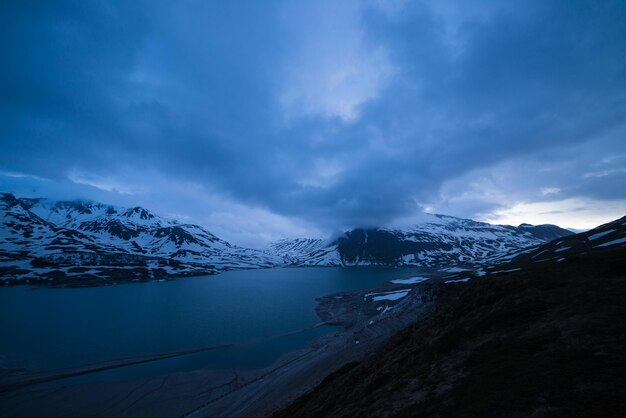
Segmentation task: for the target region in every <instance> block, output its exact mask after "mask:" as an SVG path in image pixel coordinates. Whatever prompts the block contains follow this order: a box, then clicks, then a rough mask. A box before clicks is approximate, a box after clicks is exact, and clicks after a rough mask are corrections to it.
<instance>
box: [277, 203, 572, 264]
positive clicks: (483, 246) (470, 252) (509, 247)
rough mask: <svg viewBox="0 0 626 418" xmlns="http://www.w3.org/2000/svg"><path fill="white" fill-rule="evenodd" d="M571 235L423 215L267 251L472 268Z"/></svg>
mask: <svg viewBox="0 0 626 418" xmlns="http://www.w3.org/2000/svg"><path fill="white" fill-rule="evenodd" d="M571 234H572V232H571V231H568V230H566V229H562V228H559V227H557V226H555V225H539V226H532V225H528V224H522V225H520V226H518V227H514V226H506V225H491V224H488V223H484V222H476V221H473V220H470V219H459V218H454V217H451V216H443V215H428V218H427V220H426V221H424V222H422V223H420V224H418V225H415V226H413V227H411V228H408V229H403V230H400V229H385V228H373V229H354V230H351V231H349V232H347V233H346V234H344V235H343V236H341V237H340V238H338V239H337V240H335V241H332V242H324V241H323V240H302V239H299V240H283V241H280V242H278V243H275V244H273V245H272V246H271V247H270V249H269V252H270V253H271V254H275V255H281V256H283V257H285V258H286V259H287V260H288V261H289V262H290V263H292V264H296V265H307V266H308V265H415V266H421V267H433V268H441V267H450V266H465V267H476V266H478V265H482V264H483V263H485V262H486V261H489V260H492V259H495V258H499V257H503V256H506V255H513V254H516V253H517V252H519V251H520V250H523V249H526V248H529V247H533V246H537V245H540V244H543V243H545V242H547V241H550V240H552V239H555V238H560V237H565V236H568V235H571Z"/></svg>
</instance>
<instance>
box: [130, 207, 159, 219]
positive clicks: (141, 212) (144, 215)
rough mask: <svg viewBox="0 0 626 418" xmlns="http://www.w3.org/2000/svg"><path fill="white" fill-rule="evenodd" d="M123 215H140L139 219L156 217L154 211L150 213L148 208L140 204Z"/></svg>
mask: <svg viewBox="0 0 626 418" xmlns="http://www.w3.org/2000/svg"><path fill="white" fill-rule="evenodd" d="M122 216H125V217H127V218H134V217H138V218H139V219H144V220H147V219H153V218H154V215H153V214H152V213H150V212H149V211H148V210H147V209H144V208H142V207H140V206H135V207H134V208H130V209H128V210H127V211H126V212H124V213H123V214H122Z"/></svg>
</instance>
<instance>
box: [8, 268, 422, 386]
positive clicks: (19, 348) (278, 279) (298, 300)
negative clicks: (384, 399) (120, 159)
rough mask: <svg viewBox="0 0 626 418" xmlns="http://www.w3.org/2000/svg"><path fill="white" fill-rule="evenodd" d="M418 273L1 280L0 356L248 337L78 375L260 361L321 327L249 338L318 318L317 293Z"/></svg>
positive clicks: (110, 353) (179, 345)
mask: <svg viewBox="0 0 626 418" xmlns="http://www.w3.org/2000/svg"><path fill="white" fill-rule="evenodd" d="M415 274H419V272H418V271H417V270H415V269H394V268H367V267H357V268H283V269H266V270H243V271H232V272H226V273H222V274H220V275H215V276H202V277H193V278H185V279H179V280H175V281H168V282H148V283H132V284H124V285H115V286H103V287H91V288H74V289H72V288H49V287H29V286H14V287H3V288H0V355H1V356H2V358H0V361H1V362H2V363H3V364H4V365H5V366H7V367H11V368H14V367H25V368H28V369H31V370H52V369H59V368H65V367H73V366H78V365H84V364H89V363H94V362H99V361H104V360H112V359H117V358H123V357H135V356H143V355H148V354H157V353H162V352H171V351H179V350H185V349H191V348H196V347H203V346H210V345H215V344H221V343H238V342H248V343H246V344H243V345H237V346H235V347H226V348H221V349H216V350H212V351H208V352H201V353H195V354H190V355H186V356H181V357H176V358H172V359H167V360H160V361H156V362H152V363H145V364H141V365H135V366H130V367H124V368H121V369H116V370H110V371H106V372H100V373H97V376H96V375H89V376H86V377H81V379H83V380H84V379H91V380H93V379H130V378H140V377H148V376H153V375H157V374H162V373H169V372H175V371H189V370H195V369H199V368H205V367H218V368H222V367H223V368H232V367H237V368H256V367H263V366H267V365H269V364H271V363H272V362H273V361H275V360H276V359H277V358H278V357H279V356H280V355H282V354H284V353H286V352H289V351H292V350H295V349H299V348H304V347H306V346H307V345H308V343H309V342H310V341H311V340H312V339H314V338H315V337H318V336H320V335H324V334H326V333H329V332H333V331H337V330H340V328H339V327H330V326H322V327H319V328H316V329H312V330H308V331H305V332H302V333H298V334H294V335H288V336H283V337H279V338H273V339H269V340H264V341H261V342H258V341H257V342H249V341H251V340H254V339H257V338H262V337H266V336H273V335H280V334H283V333H286V332H290V331H294V330H298V329H302V328H307V327H310V326H312V325H314V324H316V323H319V321H320V320H319V318H318V317H317V316H316V314H315V305H316V302H315V298H316V297H319V296H323V295H326V294H329V293H334V292H339V291H346V290H354V289H364V288H370V287H376V286H378V285H379V284H381V283H383V282H385V281H388V280H392V279H398V278H406V277H410V276H411V275H415Z"/></svg>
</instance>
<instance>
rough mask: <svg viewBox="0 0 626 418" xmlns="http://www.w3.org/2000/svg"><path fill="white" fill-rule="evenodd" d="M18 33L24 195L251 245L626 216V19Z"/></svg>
mask: <svg viewBox="0 0 626 418" xmlns="http://www.w3.org/2000/svg"><path fill="white" fill-rule="evenodd" d="M10 3H13V4H10ZM0 16H1V17H0V32H1V36H2V39H3V40H5V42H3V43H1V44H0V49H1V53H2V56H3V57H6V59H5V63H4V64H3V66H0V83H1V86H2V88H1V90H0V118H1V120H2V123H1V124H0V170H2V172H4V173H5V174H6V173H13V174H15V173H20V174H25V175H28V176H31V177H19V178H18V177H15V176H12V177H6V176H5V179H4V180H3V183H4V184H5V185H6V186H5V188H12V187H13V188H15V189H16V190H17V189H19V188H21V189H22V190H26V189H24V187H26V186H24V185H23V184H22V185H19V184H18V183H20V182H22V183H24V179H25V178H27V179H30V180H28V181H27V182H26V183H29V182H32V181H31V180H32V178H33V177H32V176H36V177H37V178H39V179H43V180H41V181H40V182H39V183H38V184H39V186H37V187H38V188H37V190H38V191H39V192H41V193H42V194H45V193H46V191H47V190H50V193H52V190H53V189H55V187H56V189H55V190H57V189H63V190H64V193H65V194H66V195H67V196H68V197H71V196H73V195H76V197H84V196H85V195H89V196H92V195H93V193H92V192H93V190H99V193H102V194H101V196H99V197H100V198H102V199H109V200H114V201H115V202H113V203H116V202H124V203H127V202H128V203H132V204H142V205H145V206H148V207H155V208H156V209H160V210H162V211H165V212H168V213H170V212H171V213H176V214H178V215H180V216H188V217H191V219H192V220H194V221H195V222H198V223H201V224H205V225H207V226H209V227H213V228H222V229H223V231H222V232H224V234H225V235H227V236H226V238H232V239H235V240H236V241H237V240H239V241H240V242H241V241H245V243H248V244H249V243H253V242H255V241H259V242H260V241H267V240H270V239H273V238H276V237H279V236H281V235H295V234H306V233H315V231H318V233H328V232H329V231H333V230H336V229H343V228H348V227H353V226H363V225H381V224H388V223H390V222H393V221H397V220H398V219H404V218H410V217H411V216H413V215H415V214H416V213H417V212H419V211H421V210H423V209H424V208H426V209H429V210H434V211H438V212H442V213H450V214H455V215H459V216H466V217H480V218H483V219H491V220H507V221H516V220H518V219H519V220H520V221H521V220H523V219H521V218H524V216H530V215H532V213H534V212H532V210H534V209H529V208H532V207H533V206H532V204H540V206H541V209H537V210H541V211H544V212H545V211H546V210H545V207H544V205H548V206H547V207H549V205H550V204H552V205H553V207H554V208H557V207H558V209H554V210H555V211H556V210H559V211H564V212H567V211H568V208H570V209H571V211H572V212H571V213H574V212H576V211H575V210H574V209H575V207H574V206H575V204H574V203H571V202H581V201H584V202H591V203H588V205H589V207H593V208H595V209H594V212H593V214H587V215H579V216H578V217H577V216H575V215H571V214H570V215H568V216H567V217H563V218H561V219H563V221H562V222H560V223H561V224H562V226H572V227H576V226H577V225H583V224H585V225H587V224H588V221H587V220H588V219H590V218H593V219H600V218H602V216H601V215H602V212H603V210H602V208H603V207H605V208H609V207H610V208H613V209H611V210H610V211H608V210H607V211H605V215H604V216H605V217H608V216H612V215H613V214H614V213H616V211H619V208H623V209H625V210H622V212H626V205H625V202H626V138H625V134H626V126H625V122H624V121H626V56H625V55H624V51H625V50H626V20H625V19H624V16H626V5H625V4H624V3H623V2H622V1H610V0H608V1H603V2H588V1H575V0H574V1H544V0H542V1H539V0H537V1H528V2H523V3H519V2H487V1H482V0H481V1H478V0H477V1H472V2H452V1H437V2H431V1H423V2H406V1H392V0H386V1H383V0H378V1H356V0H355V1H352V0H347V1H342V2H333V1H314V2H313V1H312V2H298V3H293V2H282V1H268V2H263V3H262V4H261V3H259V4H251V3H250V2H236V1H235V2H227V4H225V3H224V2H203V1H181V2H176V3H171V2H164V1H150V2H132V4H131V3H128V2H123V1H110V2H80V1H56V2H53V3H50V2H44V1H41V2H37V1H24V2H8V3H5V4H3V5H2V6H0ZM20 179H21V180H20ZM50 182H57V186H55V187H52V186H50V185H51V184H52V183H50ZM29 184H30V183H29ZM45 184H47V185H48V186H44V185H45ZM58 184H62V185H63V187H60V186H58ZM85 184H87V185H90V186H89V187H87V186H85ZM86 187H87V188H88V189H89V190H91V192H86V190H87V189H86ZM29 190H32V187H31V189H29ZM96 194H97V193H96ZM567 202H570V203H567ZM603 202H604V203H603ZM529 205H530V206H529ZM568 205H569V206H568ZM235 208H237V209H235ZM516 208H517V209H516ZM519 208H525V209H523V210H521V209H519ZM520 210H521V212H520ZM507 211H508V212H507ZM516 211H517V212H516ZM529 211H530V212H529ZM518 212H519V213H518ZM220 213H222V214H230V216H223V215H220ZM506 213H508V215H506V216H504V215H503V214H506ZM512 213H518V214H517V215H515V216H513V215H511V214H512ZM609 213H610V215H609ZM598 214H600V215H598ZM533 216H534V215H533ZM598 216H599V217H598ZM583 217H586V218H587V220H585V219H583ZM253 218H254V219H259V221H254V222H252V224H251V222H250V219H253ZM537 219H539V218H537ZM541 219H543V218H541ZM550 219H556V221H558V218H550ZM607 220H608V219H607ZM557 223H558V222H557ZM223 224H228V226H224V225H223ZM224 228H226V229H228V230H225V229H224ZM264 230H265V231H271V232H269V233H268V232H265V233H264V232H263V231H264ZM216 232H219V231H216Z"/></svg>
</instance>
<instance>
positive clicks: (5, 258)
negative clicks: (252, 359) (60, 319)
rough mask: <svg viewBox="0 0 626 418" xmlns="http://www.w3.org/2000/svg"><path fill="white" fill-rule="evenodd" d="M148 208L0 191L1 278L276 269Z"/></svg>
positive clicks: (84, 279) (275, 260)
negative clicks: (34, 196) (25, 195)
mask: <svg viewBox="0 0 626 418" xmlns="http://www.w3.org/2000/svg"><path fill="white" fill-rule="evenodd" d="M282 264H283V258H282V257H277V256H273V255H271V254H268V253H265V252H261V251H257V250H252V249H247V248H242V247H238V246H235V245H232V244H230V243H228V242H226V241H224V240H222V239H220V238H218V237H216V236H215V235H213V234H211V233H210V232H208V231H206V230H205V229H203V228H201V227H199V226H197V225H190V224H182V223H178V222H176V221H172V220H168V219H164V218H161V217H159V216H157V215H154V214H152V213H151V212H149V211H148V210H146V209H144V208H141V207H135V208H122V207H115V206H111V205H105V204H102V203H95V202H87V201H71V202H66V201H52V200H48V199H18V198H16V197H15V196H13V195H11V194H6V193H4V194H0V279H3V280H7V281H22V280H31V281H38V280H55V281H57V282H61V283H65V282H70V283H72V284H76V280H80V283H85V284H89V283H101V282H102V281H103V280H105V281H108V282H118V281H131V280H150V279H160V278H169V277H175V276H189V275H198V274H213V273H217V272H220V271H225V270H233V269H247V268H264V267H273V266H276V265H282Z"/></svg>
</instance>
